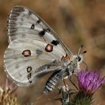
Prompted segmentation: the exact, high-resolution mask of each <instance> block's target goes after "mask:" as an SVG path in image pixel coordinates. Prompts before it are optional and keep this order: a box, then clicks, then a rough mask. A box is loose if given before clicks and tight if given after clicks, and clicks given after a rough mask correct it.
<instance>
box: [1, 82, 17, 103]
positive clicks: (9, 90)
mask: <svg viewBox="0 0 105 105" xmlns="http://www.w3.org/2000/svg"><path fill="white" fill-rule="evenodd" d="M15 89H16V85H14V84H12V85H10V86H9V85H8V80H6V83H5V85H4V86H3V87H1V86H0V105H19V103H18V101H17V97H16V96H15V95H14V94H13V91H14V90H15Z"/></svg>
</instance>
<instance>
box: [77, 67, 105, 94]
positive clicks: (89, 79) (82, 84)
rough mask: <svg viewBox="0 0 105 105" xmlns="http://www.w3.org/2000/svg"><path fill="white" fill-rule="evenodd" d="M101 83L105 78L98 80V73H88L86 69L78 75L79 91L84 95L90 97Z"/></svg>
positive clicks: (104, 81)
mask: <svg viewBox="0 0 105 105" xmlns="http://www.w3.org/2000/svg"><path fill="white" fill-rule="evenodd" d="M103 83H105V77H103V78H100V73H97V72H95V71H94V72H92V71H89V70H88V68H86V70H85V71H82V70H81V71H80V72H79V73H78V85H79V89H80V90H81V91H82V92H83V93H85V94H88V95H89V94H90V95H92V94H93V93H94V92H95V91H96V90H97V89H98V88H100V87H101V85H102V84H103Z"/></svg>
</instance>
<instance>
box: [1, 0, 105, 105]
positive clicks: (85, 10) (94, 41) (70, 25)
mask: <svg viewBox="0 0 105 105" xmlns="http://www.w3.org/2000/svg"><path fill="white" fill-rule="evenodd" d="M15 5H23V6H26V7H28V8H30V9H31V10H33V11H34V12H36V13H37V14H38V15H39V16H40V17H42V18H43V19H44V20H45V21H46V22H47V23H48V24H49V25H50V26H51V27H52V28H53V29H54V30H55V32H56V33H57V34H58V35H59V36H60V38H61V39H62V40H63V42H64V43H65V44H66V45H67V46H68V47H69V48H70V49H71V50H72V52H73V53H74V54H77V52H78V49H79V47H80V45H81V44H83V45H84V49H83V50H87V53H86V54H85V55H84V61H85V62H86V64H87V65H88V67H89V68H90V69H92V70H96V69H97V70H102V73H101V75H102V76H105V0H0V85H1V86H2V85H3V84H4V83H5V79H6V74H5V72H4V69H3V54H4V51H5V49H6V48H7V46H8V39H7V18H8V14H9V12H10V10H11V9H12V8H13V7H14V6H15ZM85 67H86V66H85V65H84V64H82V65H81V68H85ZM73 80H74V81H75V82H76V79H75V78H73ZM43 81H44V79H42V80H39V82H38V83H37V84H35V85H34V86H33V87H29V88H18V89H17V91H16V94H17V96H18V100H19V102H21V103H22V105H23V103H27V102H29V101H31V100H35V99H36V98H37V97H39V96H40V95H41V94H42V91H43V90H42V89H43V85H44V82H43ZM69 85H70V84H69ZM70 87H71V88H73V86H72V85H70ZM56 94H57V91H56V90H54V91H53V92H51V93H50V94H48V95H43V96H42V97H41V98H40V99H39V100H37V101H35V103H34V105H41V104H43V105H54V104H55V105H61V103H60V102H59V101H54V100H53V99H54V96H55V95H56ZM94 98H95V102H94V104H93V105H96V104H98V103H100V105H105V85H104V86H102V87H101V89H99V90H98V91H97V92H96V93H95V94H94Z"/></svg>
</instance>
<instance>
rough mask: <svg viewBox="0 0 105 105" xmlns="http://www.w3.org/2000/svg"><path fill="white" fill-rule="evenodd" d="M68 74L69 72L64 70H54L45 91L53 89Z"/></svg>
mask: <svg viewBox="0 0 105 105" xmlns="http://www.w3.org/2000/svg"><path fill="white" fill-rule="evenodd" d="M66 75H67V73H66V72H64V71H62V70H60V71H56V72H54V73H53V74H52V75H51V76H50V78H49V79H48V80H47V82H46V84H45V88H44V93H49V92H51V91H53V89H54V88H55V87H56V86H57V85H58V83H59V82H61V81H62V80H63V78H64V77H65V76H66Z"/></svg>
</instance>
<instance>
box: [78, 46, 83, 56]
mask: <svg viewBox="0 0 105 105" xmlns="http://www.w3.org/2000/svg"><path fill="white" fill-rule="evenodd" d="M82 48H83V45H81V46H80V48H79V50H78V56H79V54H80V52H81V49H82Z"/></svg>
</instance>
